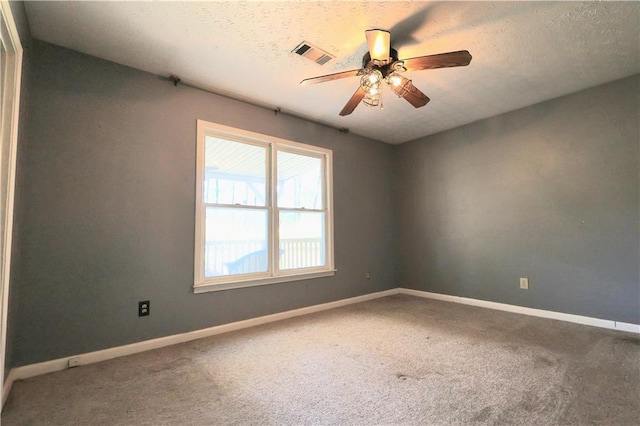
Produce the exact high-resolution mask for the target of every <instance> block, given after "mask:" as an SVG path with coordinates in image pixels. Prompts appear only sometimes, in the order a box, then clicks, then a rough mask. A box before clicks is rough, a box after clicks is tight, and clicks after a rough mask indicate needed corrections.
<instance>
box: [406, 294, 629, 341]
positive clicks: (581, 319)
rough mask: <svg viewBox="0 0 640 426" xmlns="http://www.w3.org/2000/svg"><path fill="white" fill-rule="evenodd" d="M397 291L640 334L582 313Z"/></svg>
mask: <svg viewBox="0 0 640 426" xmlns="http://www.w3.org/2000/svg"><path fill="white" fill-rule="evenodd" d="M398 290H399V291H398V292H399V293H401V294H406V295H410V296H417V297H424V298H427V299H437V300H442V301H445V302H454V303H462V304H464V305H471V306H478V307H481V308H488V309H495V310H498V311H507V312H514V313H516V314H523V315H530V316H534V317H541V318H549V319H554V320H559V321H566V322H573V323H576V324H583V325H590V326H593V327H600V328H609V329H611V330H620V331H628V332H631V333H639V334H640V325H639V324H629V323H626V322H619V321H612V320H603V319H600V318H592V317H585V316H582V315H573V314H565V313H562V312H554V311H545V310H543V309H535V308H526V307H524V306H517V305H509V304H506V303H498V302H489V301H487V300H479V299H471V298H468V297H460V296H450V295H448V294H440V293H430V292H428V291H422V290H414V289H410V288H402V287H401V288H399V289H398Z"/></svg>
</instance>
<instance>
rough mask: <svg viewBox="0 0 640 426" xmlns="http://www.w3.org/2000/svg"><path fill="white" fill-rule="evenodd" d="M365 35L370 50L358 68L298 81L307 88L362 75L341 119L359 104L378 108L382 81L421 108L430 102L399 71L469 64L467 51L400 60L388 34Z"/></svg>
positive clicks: (374, 33) (371, 31) (381, 32)
mask: <svg viewBox="0 0 640 426" xmlns="http://www.w3.org/2000/svg"><path fill="white" fill-rule="evenodd" d="M365 36H366V38H367V45H368V46H369V51H368V52H367V53H365V55H364V57H363V58H362V68H361V69H357V70H350V71H343V72H338V73H335V74H328V75H323V76H319V77H312V78H306V79H304V80H302V81H301V82H300V84H302V85H307V84H315V83H323V82H325V81H331V80H337V79H339V78H345V77H352V76H361V78H360V86H359V87H358V90H356V92H355V93H354V94H353V96H351V99H349V101H348V102H347V104H346V105H345V106H344V108H342V111H340V115H341V116H345V115H349V114H351V113H352V112H353V110H355V109H356V107H357V106H358V104H359V103H360V102H362V103H364V104H365V105H367V106H379V105H380V102H381V100H380V93H381V91H382V83H383V82H386V83H387V84H388V85H389V87H390V88H391V90H392V91H393V92H394V93H395V94H396V95H398V97H402V98H404V99H406V100H407V101H408V102H409V103H410V104H411V105H413V106H414V107H415V108H420V107H423V106H425V105H426V104H427V103H428V102H429V100H430V99H429V98H428V97H427V95H425V94H424V93H422V92H421V91H420V90H419V89H418V88H417V87H415V86H414V85H413V83H411V80H409V79H408V78H406V77H404V76H403V75H402V74H401V73H402V72H405V71H419V70H426V69H434V68H446V67H460V66H465V65H469V62H471V55H470V54H469V52H468V51H466V50H460V51H457V52H448V53H440V54H437V55H428V56H418V57H416V58H410V59H403V60H400V59H398V52H397V51H396V50H395V49H392V48H391V33H389V31H385V30H378V29H372V30H367V31H365Z"/></svg>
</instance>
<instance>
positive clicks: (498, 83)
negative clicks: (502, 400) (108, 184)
mask: <svg viewBox="0 0 640 426" xmlns="http://www.w3.org/2000/svg"><path fill="white" fill-rule="evenodd" d="M25 5H26V10H27V15H28V18H29V23H30V26H31V32H32V35H33V36H34V37H35V38H38V39H41V40H45V41H48V42H51V43H54V44H57V45H61V46H65V47H68V48H71V49H74V50H78V51H80V52H84V53H88V54H90V55H94V56H97V57H100V58H104V59H108V60H111V61H114V62H117V63H120V64H124V65H128V66H131V67H134V68H138V69H141V70H145V71H148V72H151V73H154V74H159V75H164V76H168V75H169V74H175V75H177V76H179V77H180V78H182V79H183V80H185V81H189V82H194V83H196V84H199V85H202V86H206V87H209V88H212V89H213V90H215V91H218V92H220V93H224V94H231V95H233V96H236V97H238V98H240V99H250V100H254V101H257V102H258V103H261V104H266V105H270V106H273V107H274V108H275V107H280V108H282V110H284V111H290V112H292V113H295V114H298V115H301V116H305V117H309V118H313V119H315V120H319V121H321V122H325V123H328V124H331V125H333V126H336V127H340V128H348V129H349V130H350V131H351V132H354V133H357V134H361V135H364V136H368V137H370V138H373V139H377V140H381V141H384V142H388V143H394V144H397V143H402V142H406V141H409V140H413V139H416V138H419V137H422V136H426V135H429V134H433V133H436V132H439V131H443V130H446V129H450V128H453V127H456V126H460V125H462V124H466V123H470V122H472V121H476V120H479V119H482V118H486V117H490V116H493V115H496V114H500V113H503V112H506V111H511V110H514V109H517V108H521V107H524V106H527V105H531V104H534V103H537V102H541V101H544V100H547V99H551V98H554V97H558V96H561V95H564V94H567V93H571V92H574V91H577V90H580V89H584V88H587V87H591V86H595V85H598V84H601V83H605V82H608V81H612V80H615V79H618V78H622V77H626V76H629V75H633V74H637V73H640V31H639V29H640V3H638V2H387V1H366V2H354V1H349V2H334V1H319V2H304V1H303V2H300V1H295V2H293V1H292V2H272V1H268V2H235V1H230V2H71V1H69V2H25ZM369 28H382V29H388V30H390V31H391V35H392V38H391V43H392V47H394V48H396V49H397V50H398V53H399V57H400V58H401V59H402V58H409V57H415V56H421V55H429V54H436V53H442V52H448V51H455V50H462V49H466V50H468V51H469V52H470V53H471V55H472V56H473V60H472V61H471V64H470V65H469V66H467V67H458V68H446V69H437V70H425V71H417V72H412V73H406V74H405V75H406V76H407V77H408V78H411V79H412V80H413V83H414V85H416V86H417V87H418V88H419V89H421V90H422V91H423V92H424V93H425V94H426V95H427V96H429V97H430V98H431V102H430V103H429V104H427V106H425V107H423V108H419V109H414V108H413V107H412V106H411V105H410V104H409V103H407V102H406V101H405V100H404V99H399V98H397V97H396V96H395V95H394V94H393V93H392V92H391V91H390V90H385V91H384V92H383V99H382V100H383V104H384V109H382V110H380V109H378V108H367V107H365V106H364V105H360V106H358V108H356V110H355V111H354V112H353V114H351V115H350V116H347V117H339V116H338V112H339V111H340V110H341V109H342V107H343V106H344V104H345V103H346V102H347V100H348V99H349V98H350V97H351V95H352V94H353V92H354V91H355V90H356V89H357V87H358V82H359V80H358V77H350V78H346V79H342V80H337V81H332V82H327V83H322V84H317V85H311V86H300V85H299V82H300V81H301V80H302V79H304V78H308V77H314V76H317V75H323V74H329V73H335V72H339V71H344V70H350V69H357V68H360V66H361V62H362V56H363V55H364V54H365V53H366V51H367V47H366V42H365V35H364V31H365V30H366V29H369ZM303 40H306V41H308V42H311V43H313V44H315V45H317V46H318V47H320V48H322V49H324V50H326V51H328V52H329V53H331V54H332V55H335V56H336V59H335V60H333V61H331V62H329V63H327V64H325V65H324V66H320V65H317V64H315V63H314V62H311V61H309V60H308V59H305V58H303V57H300V56H298V55H296V54H293V53H291V50H292V49H294V48H295V47H296V46H297V45H298V44H299V43H300V42H301V41H303Z"/></svg>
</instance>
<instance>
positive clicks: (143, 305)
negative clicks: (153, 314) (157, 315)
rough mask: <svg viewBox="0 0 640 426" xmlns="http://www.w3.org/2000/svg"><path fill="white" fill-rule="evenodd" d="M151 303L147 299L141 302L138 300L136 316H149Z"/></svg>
mask: <svg viewBox="0 0 640 426" xmlns="http://www.w3.org/2000/svg"><path fill="white" fill-rule="evenodd" d="M150 308H151V304H150V302H149V301H148V300H143V301H142V302H138V316H139V317H146V316H149V313H150Z"/></svg>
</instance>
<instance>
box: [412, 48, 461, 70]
mask: <svg viewBox="0 0 640 426" xmlns="http://www.w3.org/2000/svg"><path fill="white" fill-rule="evenodd" d="M469 62H471V54H470V53H469V52H467V51H466V50H460V51H458V52H449V53H440V54H437V55H429V56H419V57H417V58H410V59H405V60H404V67H405V68H406V69H407V71H418V70H429V69H434V68H448V67H463V66H465V65H469Z"/></svg>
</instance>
